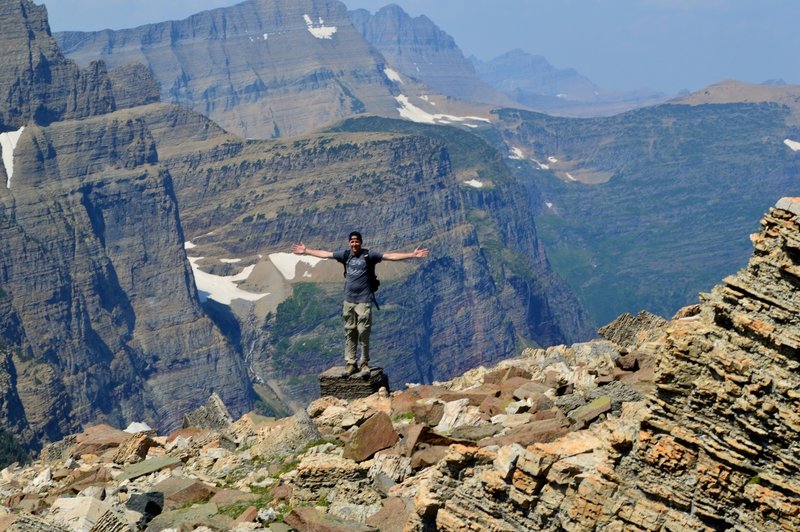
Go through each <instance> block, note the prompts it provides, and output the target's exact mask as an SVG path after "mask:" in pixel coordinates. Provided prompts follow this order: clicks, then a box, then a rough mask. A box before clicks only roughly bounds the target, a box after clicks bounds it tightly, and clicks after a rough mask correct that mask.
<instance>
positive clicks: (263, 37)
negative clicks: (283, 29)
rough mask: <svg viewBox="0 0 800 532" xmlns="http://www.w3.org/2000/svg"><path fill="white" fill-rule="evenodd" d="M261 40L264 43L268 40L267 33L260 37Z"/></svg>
mask: <svg viewBox="0 0 800 532" xmlns="http://www.w3.org/2000/svg"><path fill="white" fill-rule="evenodd" d="M261 38H262V39H264V40H265V41H266V40H267V39H268V38H269V33H265V34H264V35H262V36H261Z"/></svg>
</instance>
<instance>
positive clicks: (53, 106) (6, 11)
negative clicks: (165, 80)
mask: <svg viewBox="0 0 800 532" xmlns="http://www.w3.org/2000/svg"><path fill="white" fill-rule="evenodd" d="M0 27H2V28H3V31H2V34H0V48H1V49H2V50H3V57H2V58H0V87H2V89H0V91H2V97H0V131H11V130H17V129H19V128H20V127H22V126H25V125H28V124H29V123H31V122H32V121H35V122H36V123H39V124H42V125H47V124H50V123H51V122H54V121H57V120H64V119H75V118H83V117H87V116H94V115H98V114H103V113H107V112H110V111H113V110H115V109H121V108H124V107H129V106H133V105H141V104H142V103H146V102H147V101H153V99H152V93H151V92H148V91H146V90H145V91H142V90H140V89H141V87H142V86H143V85H145V84H146V83H147V80H148V79H149V78H150V77H149V76H148V75H142V73H139V74H138V75H137V78H138V79H136V80H135V83H134V84H133V85H128V86H123V85H120V84H119V83H115V81H121V79H120V78H119V76H109V74H108V72H107V71H106V67H105V65H104V64H103V63H102V62H96V61H91V62H88V63H87V66H86V69H85V70H81V69H80V68H78V66H77V65H76V64H75V63H74V62H73V61H69V60H67V59H65V58H64V56H63V55H62V54H61V51H60V50H59V47H58V44H57V43H56V40H55V39H54V38H53V37H52V35H51V34H50V27H49V26H48V23H47V10H46V8H45V6H43V5H41V6H39V5H36V4H34V3H33V2H32V1H30V0H3V1H1V2H0ZM128 81H130V80H125V82H126V85H127V82H128ZM125 91H128V95H127V96H126V95H124V94H123V93H124V92H125ZM117 93H118V94H119V96H118V97H116V96H117Z"/></svg>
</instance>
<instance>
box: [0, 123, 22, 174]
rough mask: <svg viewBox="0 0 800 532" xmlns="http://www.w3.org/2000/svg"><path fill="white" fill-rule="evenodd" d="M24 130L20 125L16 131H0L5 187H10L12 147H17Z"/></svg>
mask: <svg viewBox="0 0 800 532" xmlns="http://www.w3.org/2000/svg"><path fill="white" fill-rule="evenodd" d="M24 130H25V126H22V127H21V128H19V129H18V130H17V131H8V132H6V133H0V150H2V152H3V166H5V168H6V175H7V176H8V179H6V188H11V176H12V175H13V174H14V149H15V148H16V147H17V141H19V137H20V135H22V132H23V131H24Z"/></svg>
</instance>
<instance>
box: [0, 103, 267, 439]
mask: <svg viewBox="0 0 800 532" xmlns="http://www.w3.org/2000/svg"><path fill="white" fill-rule="evenodd" d="M120 113H121V112H117V113H110V114H106V115H103V116H100V117H94V118H88V119H85V120H80V121H78V120H67V121H61V122H54V123H52V124H51V125H49V126H47V127H42V126H29V127H27V128H25V130H24V132H23V134H22V135H21V137H20V139H19V142H18V144H17V147H16V150H15V158H14V168H15V173H14V179H13V182H12V183H11V187H10V188H6V187H0V234H2V235H3V238H2V239H0V286H1V287H2V292H0V331H1V332H2V334H3V338H4V339H5V340H6V341H7V342H8V343H9V344H11V345H12V346H13V347H14V348H15V349H13V350H12V351H11V356H10V357H8V358H7V359H6V360H7V363H8V365H9V366H10V367H9V369H8V374H9V375H11V376H13V378H11V379H10V380H9V381H8V382H7V385H8V388H7V389H6V390H4V391H5V392H6V393H8V394H10V396H11V397H16V398H17V399H16V400H15V401H12V402H8V403H6V405H5V406H6V407H7V408H9V410H14V413H13V414H12V415H10V416H9V418H10V419H17V418H21V417H22V412H19V411H17V408H12V406H13V405H17V406H21V408H22V410H23V411H24V418H25V419H26V423H25V427H24V429H23V430H19V431H18V433H17V435H18V436H19V437H20V438H21V439H22V440H23V441H26V442H30V443H34V444H35V443H37V442H41V441H47V440H48V439H49V440H52V439H59V438H61V437H63V435H65V434H69V433H70V432H73V431H75V429H76V428H77V427H79V426H81V425H82V424H84V423H87V422H89V421H96V420H98V419H105V420H107V421H108V422H111V423H114V424H117V425H121V424H124V423H126V421H125V420H127V419H131V418H138V419H142V420H145V421H147V422H148V423H150V424H152V425H153V426H155V427H158V428H160V429H162V430H164V429H166V428H168V427H171V428H174V427H176V426H177V425H179V423H180V420H181V419H182V415H183V413H185V412H186V411H188V410H189V409H192V408H194V407H195V406H196V404H197V401H198V400H200V401H202V398H204V397H206V396H207V395H208V394H209V393H210V392H212V391H214V390H218V391H219V393H220V394H221V395H222V396H223V397H224V398H225V400H226V401H227V402H228V404H229V406H230V407H231V409H232V410H233V411H234V412H236V414H237V415H238V414H241V413H242V412H243V411H246V410H248V409H249V408H250V405H251V397H250V393H251V391H250V388H249V382H248V379H247V374H246V371H245V369H244V367H243V363H242V361H241V359H240V357H239V355H238V354H237V353H236V351H235V350H234V349H233V348H232V347H231V346H230V345H229V344H228V343H227V342H226V341H225V339H224V337H223V336H222V335H221V334H220V332H219V331H218V330H217V329H216V328H215V327H214V325H213V323H212V322H211V321H210V320H209V319H208V318H207V317H206V316H205V314H204V313H203V311H202V309H201V307H200V305H199V303H198V300H197V292H196V288H195V286H194V282H193V279H192V276H191V270H190V267H189V264H188V262H187V261H186V255H185V252H184V250H183V231H182V228H181V226H180V221H179V219H178V205H177V203H176V199H175V191H174V189H173V185H172V181H171V178H170V176H169V174H168V173H167V172H166V171H165V170H164V169H163V168H162V167H160V166H159V165H158V164H157V152H156V145H155V142H154V140H153V138H152V136H151V135H150V132H149V131H148V130H147V127H146V125H145V123H144V122H143V121H142V120H137V119H131V118H130V117H127V116H124V115H122V114H120ZM145 227H146V228H147V230H146V231H145V230H142V228H145ZM164 294H169V296H168V297H165V296H164ZM198 392H199V394H200V396H199V397H198V396H197V394H198ZM17 428H19V427H17Z"/></svg>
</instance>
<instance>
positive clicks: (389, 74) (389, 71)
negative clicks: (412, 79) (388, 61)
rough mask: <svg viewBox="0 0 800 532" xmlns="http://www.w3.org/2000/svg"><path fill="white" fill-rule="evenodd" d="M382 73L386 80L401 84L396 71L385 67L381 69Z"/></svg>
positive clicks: (401, 81)
mask: <svg viewBox="0 0 800 532" xmlns="http://www.w3.org/2000/svg"><path fill="white" fill-rule="evenodd" d="M383 73H384V74H386V77H387V78H389V79H390V80H392V81H394V82H395V83H403V80H402V79H401V78H400V74H399V73H398V72H397V70H394V69H393V68H389V67H386V68H384V69H383Z"/></svg>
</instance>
